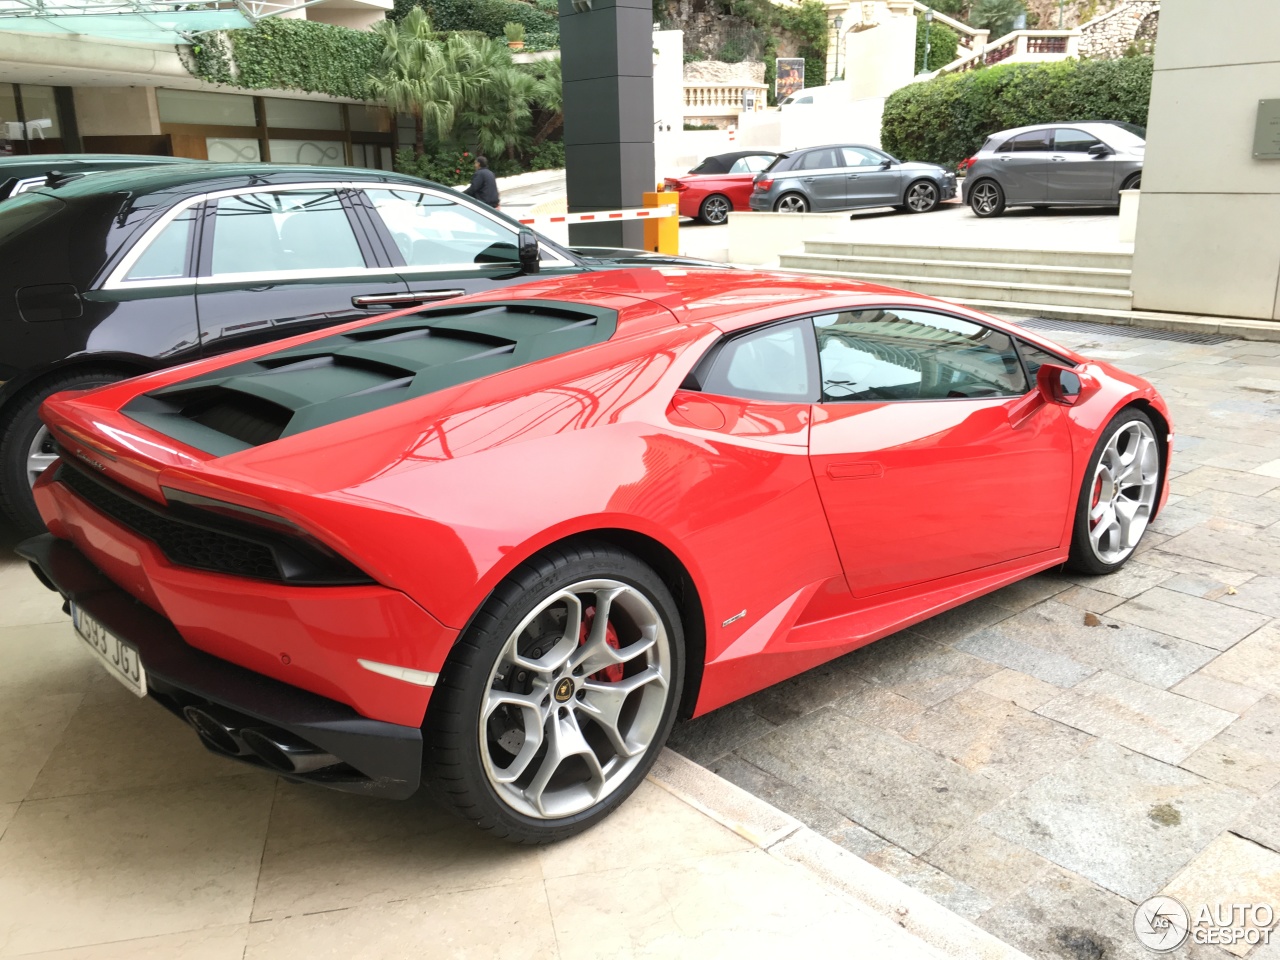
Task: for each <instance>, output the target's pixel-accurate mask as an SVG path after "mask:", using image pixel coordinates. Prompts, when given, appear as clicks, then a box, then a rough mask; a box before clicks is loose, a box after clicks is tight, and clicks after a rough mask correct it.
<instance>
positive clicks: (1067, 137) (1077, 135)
mask: <svg viewBox="0 0 1280 960" xmlns="http://www.w3.org/2000/svg"><path fill="white" fill-rule="evenodd" d="M1101 142H1102V141H1101V140H1099V139H1098V138H1097V137H1095V136H1092V135H1091V134H1088V133H1085V132H1084V131H1083V130H1068V129H1065V128H1063V129H1060V130H1055V131H1054V132H1053V149H1054V150H1055V151H1056V152H1057V153H1088V152H1089V148H1090V147H1092V146H1093V145H1094V144H1095V143H1101Z"/></svg>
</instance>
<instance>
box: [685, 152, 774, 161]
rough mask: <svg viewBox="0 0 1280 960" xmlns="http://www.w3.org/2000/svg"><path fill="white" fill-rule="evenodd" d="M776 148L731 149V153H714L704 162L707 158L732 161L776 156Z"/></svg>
mask: <svg viewBox="0 0 1280 960" xmlns="http://www.w3.org/2000/svg"><path fill="white" fill-rule="evenodd" d="M777 155H778V151H776V150H731V151H730V152H729V153H713V154H712V155H711V156H709V157H705V158H704V159H703V161H702V162H703V163H706V162H707V160H725V161H728V162H730V163H732V162H733V161H734V160H740V159H742V158H743V157H776V156H777Z"/></svg>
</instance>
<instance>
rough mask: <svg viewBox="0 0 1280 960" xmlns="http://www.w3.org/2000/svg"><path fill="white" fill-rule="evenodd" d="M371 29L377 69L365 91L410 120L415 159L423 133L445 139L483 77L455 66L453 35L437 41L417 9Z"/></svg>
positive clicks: (429, 22) (420, 148) (421, 12)
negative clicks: (377, 48) (376, 41)
mask: <svg viewBox="0 0 1280 960" xmlns="http://www.w3.org/2000/svg"><path fill="white" fill-rule="evenodd" d="M374 30H375V31H376V32H377V33H378V35H379V36H381V37H382V41H383V44H384V46H383V49H382V54H381V56H380V57H379V58H378V70H377V72H376V73H375V74H373V75H372V76H370V78H369V87H370V90H371V91H372V93H373V95H374V96H375V97H377V98H378V99H380V100H384V101H385V102H386V104H387V107H388V108H389V109H391V110H392V111H394V112H395V113H407V114H409V115H410V116H412V117H413V153H414V156H418V157H420V156H422V154H423V145H424V141H425V138H426V135H427V133H428V132H430V133H433V135H434V136H435V138H436V139H437V140H439V139H443V138H444V137H446V136H448V134H449V133H450V132H451V131H452V130H453V124H454V120H455V118H456V117H457V113H458V109H459V107H460V106H462V105H463V104H464V103H465V102H467V101H468V100H469V99H470V98H472V97H474V96H475V95H476V90H477V89H478V88H479V87H481V86H483V85H484V84H485V83H487V82H488V81H487V78H486V77H485V76H483V75H479V74H468V73H465V72H460V71H458V70H456V69H455V68H454V56H453V54H456V52H457V51H456V43H455V37H453V36H451V37H449V39H448V40H446V41H445V42H444V43H443V44H442V43H440V42H439V41H438V40H437V39H436V38H435V31H434V30H433V29H432V26H431V20H430V19H429V18H428V17H427V14H426V12H425V11H424V10H423V9H422V8H421V7H414V8H413V9H412V10H410V11H409V13H408V15H407V16H406V17H405V18H404V19H403V20H401V21H400V22H399V23H394V22H392V21H390V20H385V21H383V22H381V23H379V24H377V25H376V26H375V27H374ZM458 39H461V38H458ZM451 48H454V49H451Z"/></svg>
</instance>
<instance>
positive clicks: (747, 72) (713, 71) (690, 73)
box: [684, 60, 764, 85]
mask: <svg viewBox="0 0 1280 960" xmlns="http://www.w3.org/2000/svg"><path fill="white" fill-rule="evenodd" d="M684 82H685V83H724V84H729V85H733V84H738V83H764V63H762V62H761V61H759V60H744V61H742V62H741V63H721V62H720V61H718V60H694V61H693V62H691V63H686V64H685V65H684Z"/></svg>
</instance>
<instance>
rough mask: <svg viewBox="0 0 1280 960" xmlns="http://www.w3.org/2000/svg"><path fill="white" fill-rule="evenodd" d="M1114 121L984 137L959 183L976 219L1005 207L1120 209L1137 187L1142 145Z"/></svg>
mask: <svg viewBox="0 0 1280 960" xmlns="http://www.w3.org/2000/svg"><path fill="white" fill-rule="evenodd" d="M1140 130H1141V128H1139V127H1131V126H1129V125H1127V124H1119V123H1043V124H1039V125H1037V126H1034V127H1018V128H1017V129H1014V130H1003V131H1001V132H1000V133H997V134H995V135H994V136H990V137H988V138H987V142H986V143H984V144H983V145H982V149H981V150H979V151H978V154H977V157H976V159H975V160H974V163H973V165H972V166H971V167H970V168H969V175H968V176H967V177H966V178H965V182H964V202H965V203H967V204H968V205H969V206H970V207H971V208H972V209H973V212H974V213H975V214H977V215H978V216H980V217H998V216H999V215H1000V214H1002V213H1004V210H1005V208H1006V207H1012V206H1018V205H1023V206H1033V207H1055V206H1112V207H1114V206H1119V205H1120V191H1121V190H1136V189H1138V188H1139V187H1140V186H1141V184H1142V161H1143V158H1144V155H1145V153H1146V147H1147V142H1146V140H1145V139H1144V138H1143V136H1141V135H1140V132H1139V131H1140Z"/></svg>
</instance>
